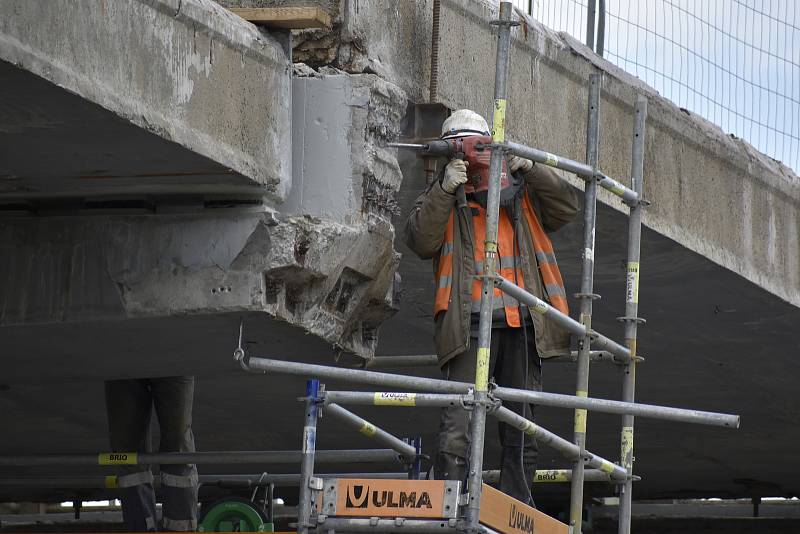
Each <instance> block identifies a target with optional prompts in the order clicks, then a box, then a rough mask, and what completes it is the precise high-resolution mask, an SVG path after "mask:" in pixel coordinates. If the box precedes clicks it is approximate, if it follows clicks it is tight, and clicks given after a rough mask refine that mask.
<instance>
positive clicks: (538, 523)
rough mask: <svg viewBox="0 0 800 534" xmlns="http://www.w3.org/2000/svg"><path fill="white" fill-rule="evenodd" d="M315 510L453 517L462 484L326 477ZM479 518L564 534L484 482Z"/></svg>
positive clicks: (510, 531)
mask: <svg viewBox="0 0 800 534" xmlns="http://www.w3.org/2000/svg"><path fill="white" fill-rule="evenodd" d="M323 488H324V489H323V496H322V501H321V503H320V504H321V506H320V508H319V513H320V514H321V515H324V516H326V518H334V517H339V518H359V517H360V518H373V517H374V518H383V519H397V518H416V519H446V520H455V519H456V518H457V517H458V505H459V502H458V500H459V494H460V493H461V492H460V489H461V484H460V483H459V482H456V481H451V480H408V479H364V478H327V479H325V480H324V486H323ZM480 523H481V524H483V525H484V526H486V527H488V528H490V529H491V530H493V531H495V532H499V533H502V534H567V533H568V531H569V527H568V526H567V525H565V524H564V523H561V522H560V521H558V520H556V519H554V518H552V517H550V516H548V515H547V514H545V513H543V512H540V511H539V510H537V509H535V508H533V507H531V506H528V505H526V504H524V503H522V502H520V501H518V500H516V499H514V498H512V497H509V496H508V495H506V494H504V493H503V492H501V491H499V490H496V489H494V488H493V487H491V486H488V485H486V484H484V485H483V491H482V493H481V513H480Z"/></svg>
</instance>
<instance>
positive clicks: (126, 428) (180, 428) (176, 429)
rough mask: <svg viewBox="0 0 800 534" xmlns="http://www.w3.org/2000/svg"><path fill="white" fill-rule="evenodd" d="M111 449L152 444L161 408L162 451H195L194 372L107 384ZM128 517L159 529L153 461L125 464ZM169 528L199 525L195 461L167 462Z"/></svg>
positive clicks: (121, 482)
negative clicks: (153, 422) (152, 427)
mask: <svg viewBox="0 0 800 534" xmlns="http://www.w3.org/2000/svg"><path fill="white" fill-rule="evenodd" d="M105 390H106V411H107V413H108V427H109V435H110V437H111V450H112V451H114V452H137V451H138V452H146V451H148V450H149V449H150V447H149V445H150V417H151V415H152V412H153V408H154V407H155V411H156V416H157V417H158V426H159V432H160V436H161V443H160V446H159V449H158V450H159V452H194V450H195V449H194V434H193V433H192V401H193V397H194V377H191V376H175V377H166V378H148V379H134V380H110V381H107V382H106V384H105ZM118 469H119V472H118V477H117V487H119V488H120V489H121V494H122V495H121V497H122V518H123V521H124V523H125V528H126V529H128V530H133V531H154V530H156V529H157V526H158V525H157V518H156V498H155V492H154V491H153V480H154V479H153V473H152V472H151V471H150V468H149V466H147V465H123V466H120V467H119V468H118ZM160 478H161V490H162V494H163V501H164V502H163V508H162V516H163V517H162V523H161V527H162V528H163V530H172V531H193V530H197V485H198V479H197V469H196V468H195V466H194V465H167V464H164V465H162V466H161V472H160Z"/></svg>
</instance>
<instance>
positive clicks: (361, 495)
mask: <svg viewBox="0 0 800 534" xmlns="http://www.w3.org/2000/svg"><path fill="white" fill-rule="evenodd" d="M367 497H369V486H367V487H366V488H365V487H364V486H363V485H360V484H359V485H356V484H353V485H352V486H348V487H347V503H346V504H345V506H347V507H348V508H366V507H367V504H369V499H367Z"/></svg>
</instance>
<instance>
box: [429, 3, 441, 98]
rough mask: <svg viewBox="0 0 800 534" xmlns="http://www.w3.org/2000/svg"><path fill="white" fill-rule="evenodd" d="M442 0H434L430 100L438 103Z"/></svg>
mask: <svg viewBox="0 0 800 534" xmlns="http://www.w3.org/2000/svg"><path fill="white" fill-rule="evenodd" d="M440 12H441V0H433V19H432V28H431V83H430V91H429V94H428V101H429V102H430V103H431V104H434V103H436V100H437V99H438V98H439V28H440V24H439V20H440V16H439V15H440Z"/></svg>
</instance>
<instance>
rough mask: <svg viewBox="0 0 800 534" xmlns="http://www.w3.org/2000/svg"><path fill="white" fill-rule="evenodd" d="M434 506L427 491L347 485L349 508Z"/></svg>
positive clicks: (346, 503) (347, 503) (347, 504)
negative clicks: (374, 488)
mask: <svg viewBox="0 0 800 534" xmlns="http://www.w3.org/2000/svg"><path fill="white" fill-rule="evenodd" d="M370 505H372V506H374V507H375V508H433V505H432V504H431V496H430V495H429V494H428V492H427V491H422V492H419V496H417V492H416V491H408V492H407V491H397V492H395V491H392V490H370V488H369V486H364V485H363V484H353V485H352V486H348V487H347V500H346V501H345V507H347V508H367V507H369V506H370Z"/></svg>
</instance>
